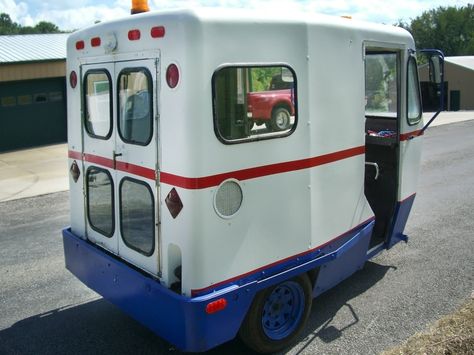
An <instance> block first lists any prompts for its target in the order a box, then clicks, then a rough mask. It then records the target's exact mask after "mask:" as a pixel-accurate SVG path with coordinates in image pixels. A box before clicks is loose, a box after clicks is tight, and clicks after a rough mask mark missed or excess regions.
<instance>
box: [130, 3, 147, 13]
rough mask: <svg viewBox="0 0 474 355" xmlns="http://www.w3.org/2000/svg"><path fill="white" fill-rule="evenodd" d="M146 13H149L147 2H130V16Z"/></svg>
mask: <svg viewBox="0 0 474 355" xmlns="http://www.w3.org/2000/svg"><path fill="white" fill-rule="evenodd" d="M148 11H150V8H149V7H148V0H132V10H131V11H130V12H131V14H132V15H133V14H139V13H141V12H148Z"/></svg>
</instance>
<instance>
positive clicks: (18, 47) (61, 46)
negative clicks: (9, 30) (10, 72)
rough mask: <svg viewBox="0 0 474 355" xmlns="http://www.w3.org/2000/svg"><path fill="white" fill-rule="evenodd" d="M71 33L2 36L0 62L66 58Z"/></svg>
mask: <svg viewBox="0 0 474 355" xmlns="http://www.w3.org/2000/svg"><path fill="white" fill-rule="evenodd" d="M68 36H69V33H58V34H34V35H12V36H0V64H4V63H18V62H39V61H48V60H60V59H65V58H66V41H67V38H68Z"/></svg>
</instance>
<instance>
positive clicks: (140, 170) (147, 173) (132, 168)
mask: <svg viewBox="0 0 474 355" xmlns="http://www.w3.org/2000/svg"><path fill="white" fill-rule="evenodd" d="M68 156H69V158H71V159H78V160H84V161H87V162H89V163H92V164H97V165H100V166H103V167H106V168H109V169H116V170H118V171H123V172H126V173H130V174H133V175H137V176H141V177H144V178H146V179H150V180H155V179H156V173H155V170H154V169H150V168H145V167H143V166H140V165H135V164H130V163H127V162H122V161H116V162H115V167H114V161H113V160H112V159H108V158H104V157H101V156H98V155H94V154H84V155H82V154H81V153H79V152H75V151H73V150H70V151H69V152H68Z"/></svg>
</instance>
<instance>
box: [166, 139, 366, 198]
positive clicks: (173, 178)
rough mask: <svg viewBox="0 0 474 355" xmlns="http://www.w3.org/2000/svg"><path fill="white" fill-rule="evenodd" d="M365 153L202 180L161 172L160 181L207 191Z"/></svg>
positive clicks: (361, 149)
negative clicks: (232, 181)
mask: <svg viewBox="0 0 474 355" xmlns="http://www.w3.org/2000/svg"><path fill="white" fill-rule="evenodd" d="M364 153H365V146H360V147H356V148H350V149H346V150H341V151H339V152H335V153H329V154H325V155H321V156H318V157H314V158H308V159H301V160H295V161H289V162H284V163H277V164H270V165H264V166H258V167H255V168H249V169H243V170H236V171H231V172H228V173H223V174H217V175H211V176H205V177H200V178H188V177H184V176H178V175H174V174H169V173H166V172H160V181H161V182H163V183H165V184H168V185H173V186H178V187H182V188H184V189H190V190H195V189H205V188H208V187H213V186H218V185H219V184H220V183H221V182H223V181H224V180H227V179H230V178H233V179H237V180H240V181H243V180H249V179H255V178H259V177H264V176H269V175H275V174H282V173H286V172H290V171H297V170H302V169H309V168H314V167H316V166H320V165H324V164H329V163H333V162H336V161H339V160H343V159H347V158H351V157H354V156H357V155H360V154H364Z"/></svg>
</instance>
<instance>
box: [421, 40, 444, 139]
mask: <svg viewBox="0 0 474 355" xmlns="http://www.w3.org/2000/svg"><path fill="white" fill-rule="evenodd" d="M418 62H419V63H420V66H419V72H420V74H421V76H420V77H421V82H420V84H421V93H422V99H423V108H424V109H425V110H426V108H427V107H428V108H429V111H436V113H435V114H434V116H433V117H432V118H431V119H430V120H429V121H428V122H427V123H426V124H425V126H424V127H423V129H422V130H421V131H420V134H423V132H424V131H425V130H426V129H427V128H428V127H429V126H430V124H431V123H432V122H433V121H434V119H435V118H436V117H437V116H438V115H439V114H440V112H441V111H443V109H444V107H445V83H444V54H443V52H441V51H440V50H437V49H424V50H421V51H419V57H418Z"/></svg>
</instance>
